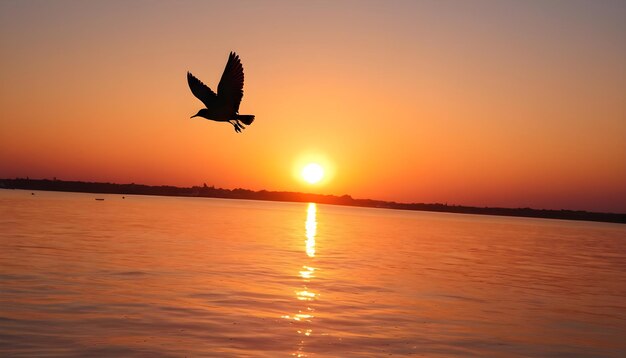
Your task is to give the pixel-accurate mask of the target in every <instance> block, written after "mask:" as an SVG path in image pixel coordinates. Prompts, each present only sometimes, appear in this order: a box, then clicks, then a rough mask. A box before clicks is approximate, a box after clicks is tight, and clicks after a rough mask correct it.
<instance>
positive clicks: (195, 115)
mask: <svg viewBox="0 0 626 358" xmlns="http://www.w3.org/2000/svg"><path fill="white" fill-rule="evenodd" d="M197 116H198V115H197V114H194V115H193V116H191V117H189V118H193V117H197Z"/></svg>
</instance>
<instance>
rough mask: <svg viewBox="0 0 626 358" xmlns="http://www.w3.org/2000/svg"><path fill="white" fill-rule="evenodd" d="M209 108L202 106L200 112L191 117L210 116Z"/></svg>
mask: <svg viewBox="0 0 626 358" xmlns="http://www.w3.org/2000/svg"><path fill="white" fill-rule="evenodd" d="M207 112H208V110H207V109H206V108H202V109H201V110H199V111H198V113H196V114H194V115H193V116H191V117H190V118H193V117H204V118H209V117H208V113H207Z"/></svg>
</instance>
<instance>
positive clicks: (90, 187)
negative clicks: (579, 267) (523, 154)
mask: <svg viewBox="0 0 626 358" xmlns="http://www.w3.org/2000/svg"><path fill="white" fill-rule="evenodd" d="M0 189H25V190H45V191H64V192H79V193H102V194H126V195H160V196H183V197H206V198H223V199H249V200H263V201H286V202H315V203H319V204H332V205H345V206H359V207H370V208H384V209H397V210H415V211H433V212H445V213H457V214H476V215H497V216H516V217H530V218H544V219H562V220H583V221H598V222H610V223H620V224H626V214H617V213H598V212H590V211H579V210H545V209H531V208H490V207H482V208H481V207H473V206H462V205H447V204H425V203H410V204H407V203H397V202H393V201H382V200H372V199H354V198H352V197H351V196H350V195H342V196H336V195H322V194H307V193H297V192H287V191H267V190H260V191H252V190H248V189H240V188H237V189H232V190H231V189H222V188H215V187H213V186H207V185H206V184H205V185H204V186H192V187H189V188H184V187H183V188H181V187H176V186H170V185H160V186H150V185H143V184H135V183H132V184H114V183H96V182H82V181H65V180H56V179H55V180H49V179H29V178H26V179H24V178H16V179H0Z"/></svg>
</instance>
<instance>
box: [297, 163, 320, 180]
mask: <svg viewBox="0 0 626 358" xmlns="http://www.w3.org/2000/svg"><path fill="white" fill-rule="evenodd" d="M300 174H301V175H302V179H304V181H306V182H307V183H309V184H316V183H318V182H319V181H320V180H322V178H323V177H324V168H322V166H321V165H319V164H317V163H309V164H307V165H305V166H304V168H302V172H301V173H300Z"/></svg>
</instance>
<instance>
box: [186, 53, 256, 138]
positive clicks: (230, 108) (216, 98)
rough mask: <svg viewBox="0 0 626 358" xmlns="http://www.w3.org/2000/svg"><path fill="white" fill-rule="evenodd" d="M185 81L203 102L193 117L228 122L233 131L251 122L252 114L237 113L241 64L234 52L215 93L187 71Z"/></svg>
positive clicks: (240, 91) (241, 88)
mask: <svg viewBox="0 0 626 358" xmlns="http://www.w3.org/2000/svg"><path fill="white" fill-rule="evenodd" d="M187 83H189V88H190V89H191V93H193V95H194V96H196V97H197V98H198V99H199V100H201V101H202V103H204V105H205V106H206V108H202V109H201V110H199V111H198V113H196V114H195V115H193V116H191V118H193V117H204V118H206V119H210V120H212V121H217V122H228V123H230V124H232V125H233V127H235V132H241V130H242V129H244V128H245V127H244V124H245V125H250V124H252V121H254V115H252V114H239V103H241V98H242V97H243V66H242V65H241V61H240V60H239V56H237V54H236V53H234V52H231V53H230V55H229V56H228V62H227V63H226V68H225V69H224V73H223V74H222V79H220V83H219V84H218V85H217V94H215V92H213V91H212V90H211V89H210V88H209V87H208V86H207V85H205V84H204V83H202V81H200V80H199V79H197V78H196V77H194V75H192V74H191V72H187Z"/></svg>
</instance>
